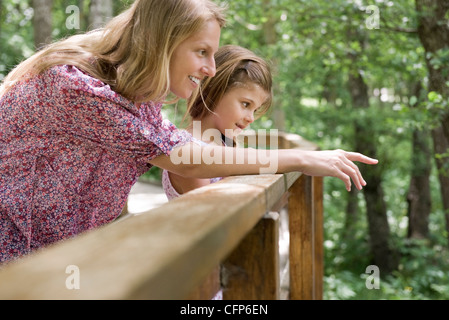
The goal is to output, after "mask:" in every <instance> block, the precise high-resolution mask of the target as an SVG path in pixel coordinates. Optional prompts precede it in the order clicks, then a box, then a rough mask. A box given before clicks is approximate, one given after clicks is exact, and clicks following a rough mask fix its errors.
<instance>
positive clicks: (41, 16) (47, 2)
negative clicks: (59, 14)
mask: <svg viewBox="0 0 449 320" xmlns="http://www.w3.org/2000/svg"><path fill="white" fill-rule="evenodd" d="M32 6H33V9H34V16H33V31H34V47H35V48H36V49H37V50H38V49H39V48H41V47H43V46H45V45H46V44H49V43H51V42H52V30H53V27H52V20H53V19H52V7H53V0H32Z"/></svg>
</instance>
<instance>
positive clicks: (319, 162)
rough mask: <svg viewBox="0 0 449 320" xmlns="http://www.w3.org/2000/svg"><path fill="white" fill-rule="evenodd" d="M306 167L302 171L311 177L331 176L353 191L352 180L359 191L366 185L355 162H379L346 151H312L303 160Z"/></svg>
mask: <svg viewBox="0 0 449 320" xmlns="http://www.w3.org/2000/svg"><path fill="white" fill-rule="evenodd" d="M302 161H303V162H304V167H303V169H302V170H301V171H302V172H303V173H304V174H307V175H310V176H330V177H336V178H338V179H340V180H342V181H343V182H344V183H345V185H346V190H348V191H351V179H352V181H353V182H354V184H355V186H356V187H357V189H359V190H361V189H362V187H363V186H365V185H366V181H365V180H364V179H363V177H362V174H361V173H360V170H359V168H358V167H357V166H356V165H355V164H354V162H353V161H358V162H363V163H366V164H377V163H378V160H376V159H373V158H370V157H367V156H365V155H363V154H361V153H358V152H348V151H344V150H340V149H338V150H330V151H310V152H307V154H306V155H305V156H304V158H303V159H302Z"/></svg>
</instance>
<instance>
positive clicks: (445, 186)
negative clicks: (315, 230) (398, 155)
mask: <svg viewBox="0 0 449 320" xmlns="http://www.w3.org/2000/svg"><path fill="white" fill-rule="evenodd" d="M416 11H417V14H418V35H419V39H420V40H421V43H422V45H423V47H424V49H425V52H426V56H425V57H426V64H427V69H428V73H429V83H428V91H429V102H430V104H429V106H431V108H432V111H433V112H434V113H436V114H437V121H436V125H435V126H434V129H433V130H432V136H433V142H434V150H435V151H434V152H435V155H436V158H437V165H438V169H439V180H440V188H441V194H442V199H443V208H444V211H445V216H446V231H448V236H449V148H448V147H449V102H448V101H449V1H447V0H416ZM448 240H449V239H448Z"/></svg>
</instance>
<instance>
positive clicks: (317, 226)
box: [0, 133, 323, 299]
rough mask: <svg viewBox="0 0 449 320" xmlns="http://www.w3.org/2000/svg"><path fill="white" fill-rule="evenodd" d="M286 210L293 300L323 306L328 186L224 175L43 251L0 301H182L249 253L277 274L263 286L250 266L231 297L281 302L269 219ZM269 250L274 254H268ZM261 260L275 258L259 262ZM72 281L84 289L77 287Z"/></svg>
mask: <svg viewBox="0 0 449 320" xmlns="http://www.w3.org/2000/svg"><path fill="white" fill-rule="evenodd" d="M279 136H280V137H281V138H280V140H283V141H282V143H283V146H288V147H292V146H295V147H301V145H299V146H298V145H294V144H295V143H297V141H299V140H301V139H299V140H298V136H290V137H291V138H292V139H287V138H288V135H285V136H283V134H282V133H281V134H279ZM306 148H312V144H310V143H307V146H306ZM315 148H316V147H315ZM287 195H289V196H288V197H287ZM287 198H288V204H287V202H285V199H287ZM283 199H284V201H283ZM286 205H287V206H288V212H289V223H290V298H291V299H321V298H322V278H323V273H322V269H323V249H322V245H323V233H322V179H321V178H311V177H308V176H305V175H301V174H300V173H288V174H270V175H248V176H235V177H228V178H226V179H223V180H222V181H220V182H217V183H214V184H211V185H209V186H206V187H203V188H199V189H196V190H193V191H191V192H189V193H188V194H185V195H183V196H182V197H179V198H177V199H175V200H173V201H170V202H168V203H166V204H164V205H162V206H161V207H159V208H155V209H152V210H149V211H147V212H145V213H143V214H139V215H135V216H132V215H131V216H128V217H126V219H121V221H119V222H115V223H111V224H109V225H106V226H103V227H101V228H98V229H96V230H92V231H89V232H86V233H84V234H81V235H78V236H77V237H75V238H72V239H70V240H66V241H63V242H60V243H57V244H54V245H52V246H49V247H47V248H45V249H41V250H39V251H37V252H35V253H33V254H30V255H28V256H26V257H23V258H21V259H19V260H18V261H16V262H12V263H10V264H8V265H6V266H4V267H3V268H2V269H0V299H185V298H189V297H192V292H194V290H195V288H198V286H200V285H201V284H202V283H203V281H204V279H206V278H207V277H208V275H209V274H210V273H211V272H212V271H214V270H216V267H217V266H218V265H220V264H222V265H223V266H224V268H225V269H226V268H228V271H229V268H230V266H237V269H238V268H239V263H242V265H243V264H244V263H247V262H248V257H249V256H250V255H249V254H248V253H251V256H253V257H256V260H255V261H256V262H257V261H259V263H262V264H263V263H265V262H267V263H268V264H271V267H267V265H265V266H262V265H260V266H259V267H258V270H259V271H258V272H259V277H260V276H262V277H261V278H257V276H256V277H254V276H252V275H254V274H255V273H254V269H255V267H254V265H246V266H243V267H242V268H240V269H241V270H243V269H244V268H247V269H246V271H245V272H246V274H247V275H249V276H247V277H246V278H247V279H249V281H248V283H245V284H244V285H243V287H245V288H244V289H243V290H240V293H236V290H234V289H233V285H232V272H231V273H230V272H228V273H227V276H228V278H227V284H225V285H227V287H225V288H224V292H225V299H239V298H244V299H263V298H265V299H277V298H279V294H278V290H279V285H278V284H279V279H278V275H276V274H275V273H276V272H275V270H276V253H275V252H274V250H276V243H277V238H276V237H277V232H276V228H277V227H276V226H277V224H276V222H275V221H276V219H263V217H264V216H265V215H266V213H267V212H271V211H273V208H274V209H275V210H278V209H279V208H280V207H283V206H286ZM272 221H274V223H275V224H274V225H273V224H272ZM261 226H262V227H261ZM258 228H262V229H261V230H262V232H260V231H257V229H258ZM253 236H255V237H256V238H257V237H261V236H262V237H267V236H268V237H269V239H268V238H266V239H265V240H264V241H265V242H264V243H265V244H264V245H263V246H260V245H259V248H255V246H254V245H252V244H251V243H256V242H257V243H259V244H260V241H253V242H251V237H253ZM270 243H271V245H270ZM269 245H270V248H274V249H270V250H267V246H269ZM245 246H247V247H246V249H245ZM239 250H243V252H244V254H243V256H245V257H246V262H242V261H241V260H242V258H241V256H242V255H241V254H240V255H239V254H238V251H239ZM248 251H250V252H248ZM236 252H237V253H236ZM261 254H263V255H266V254H269V255H271V258H270V259H264V260H262V261H260V260H257V257H260V255H261ZM247 264H248V263H247ZM248 268H249V269H248ZM261 272H262V273H265V274H262V273H261ZM266 273H271V279H269V278H268V277H267V274H266ZM74 279H78V280H79V288H78V287H76V286H73V285H71V283H70V281H72V280H74ZM264 279H266V280H264ZM261 281H262V283H261ZM263 281H265V282H263ZM264 284H265V287H264ZM255 286H256V288H258V290H255V289H254V288H255ZM234 287H235V286H234ZM260 288H264V289H263V290H262V291H261V290H259V289H260ZM261 292H262V293H261Z"/></svg>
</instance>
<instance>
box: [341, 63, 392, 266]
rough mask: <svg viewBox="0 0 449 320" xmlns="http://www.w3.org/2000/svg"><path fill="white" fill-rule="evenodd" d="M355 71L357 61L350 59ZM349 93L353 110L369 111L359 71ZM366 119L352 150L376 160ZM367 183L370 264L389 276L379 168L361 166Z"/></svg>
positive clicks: (351, 76)
mask: <svg viewBox="0 0 449 320" xmlns="http://www.w3.org/2000/svg"><path fill="white" fill-rule="evenodd" d="M351 58H352V59H353V64H352V65H353V66H354V67H355V68H356V67H357V63H356V57H355V56H352V57H351ZM348 85H349V91H350V94H351V99H352V104H353V107H354V108H369V100H368V86H367V85H366V83H365V81H364V79H363V77H362V75H361V74H360V72H359V71H358V70H352V72H351V71H350V73H349V79H348ZM364 120H366V119H362V121H360V122H359V121H356V123H355V149H356V151H358V152H361V153H363V154H365V155H368V156H370V157H373V158H376V157H377V148H376V144H375V141H376V139H375V136H376V134H375V132H374V130H373V128H374V126H373V125H372V124H370V123H365V121H364ZM360 170H361V172H362V174H363V176H364V178H365V180H366V182H367V185H366V186H365V187H364V189H363V194H364V197H365V201H366V209H367V210H366V211H367V216H368V229H369V236H370V246H371V252H372V255H373V260H374V261H373V262H374V264H375V265H377V266H378V267H379V268H380V270H382V275H388V274H390V273H391V272H392V271H393V270H395V269H397V265H398V260H397V256H396V253H395V252H394V251H393V250H392V248H390V245H389V238H390V227H389V225H388V220H387V209H386V204H385V201H384V191H383V188H382V176H381V166H379V165H376V166H360Z"/></svg>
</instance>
